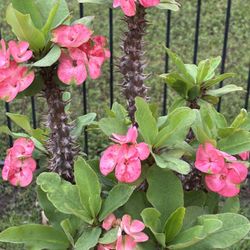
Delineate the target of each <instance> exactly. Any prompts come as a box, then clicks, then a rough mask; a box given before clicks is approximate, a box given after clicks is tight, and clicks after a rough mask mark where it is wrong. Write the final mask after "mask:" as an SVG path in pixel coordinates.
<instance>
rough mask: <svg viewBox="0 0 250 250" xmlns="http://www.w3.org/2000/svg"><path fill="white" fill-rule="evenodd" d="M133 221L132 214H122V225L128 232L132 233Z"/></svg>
mask: <svg viewBox="0 0 250 250" xmlns="http://www.w3.org/2000/svg"><path fill="white" fill-rule="evenodd" d="M131 222H132V218H131V216H130V215H128V214H125V215H123V216H122V222H121V227H122V230H124V231H125V233H126V234H130V225H131Z"/></svg>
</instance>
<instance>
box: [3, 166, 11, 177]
mask: <svg viewBox="0 0 250 250" xmlns="http://www.w3.org/2000/svg"><path fill="white" fill-rule="evenodd" d="M9 172H10V167H9V166H8V165H4V166H3V169H2V178H3V180H4V181H7V180H8V178H9Z"/></svg>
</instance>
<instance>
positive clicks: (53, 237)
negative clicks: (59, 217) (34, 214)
mask: <svg viewBox="0 0 250 250" xmlns="http://www.w3.org/2000/svg"><path fill="white" fill-rule="evenodd" d="M0 241H1V242H9V243H17V244H22V243H23V244H27V245H35V246H36V247H37V248H38V247H39V248H41V249H44V248H46V249H53V250H54V249H55V250H65V249H67V247H68V246H69V242H68V240H67V238H66V236H65V234H64V233H62V232H61V231H59V230H56V229H54V228H53V227H49V226H43V225H36V224H27V225H22V226H17V227H10V228H8V229H6V230H4V231H2V232H1V233H0Z"/></svg>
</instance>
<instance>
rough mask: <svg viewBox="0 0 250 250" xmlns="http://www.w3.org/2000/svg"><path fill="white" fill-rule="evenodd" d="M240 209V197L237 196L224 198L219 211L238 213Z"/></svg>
mask: <svg viewBox="0 0 250 250" xmlns="http://www.w3.org/2000/svg"><path fill="white" fill-rule="evenodd" d="M239 210H240V199H239V197H238V196H234V197H230V198H226V200H225V202H224V204H223V206H222V207H221V209H220V213H238V212H239Z"/></svg>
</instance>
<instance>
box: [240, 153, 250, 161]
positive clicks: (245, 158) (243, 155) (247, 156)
mask: <svg viewBox="0 0 250 250" xmlns="http://www.w3.org/2000/svg"><path fill="white" fill-rule="evenodd" d="M249 153H250V151H246V152H242V153H240V154H239V156H240V158H241V159H242V160H243V161H246V160H248V159H249Z"/></svg>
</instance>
